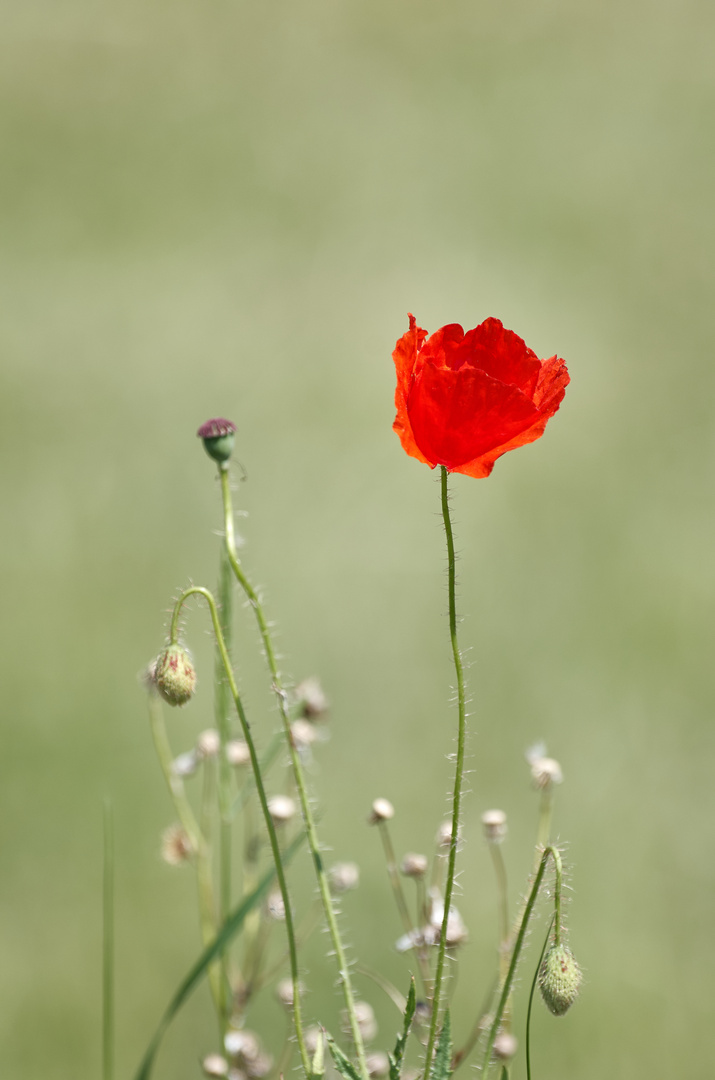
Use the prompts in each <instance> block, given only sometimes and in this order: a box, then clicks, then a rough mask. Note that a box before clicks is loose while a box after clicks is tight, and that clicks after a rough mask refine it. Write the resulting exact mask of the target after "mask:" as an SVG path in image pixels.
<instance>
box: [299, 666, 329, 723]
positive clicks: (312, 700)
mask: <svg viewBox="0 0 715 1080" xmlns="http://www.w3.org/2000/svg"><path fill="white" fill-rule="evenodd" d="M293 694H294V697H295V700H296V704H297V705H298V708H299V709H300V714H301V716H303V717H304V718H305V719H308V720H317V719H318V717H319V716H322V715H323V713H325V712H327V711H328V706H329V704H330V703H329V701H328V699H327V698H326V696H325V692H324V690H323V688H322V686H321V685H320V680H319V679H318V678H316V676H315V675H311V676H310V677H309V678H307V679H303V681H302V682H301V683H298V685H297V686H296V688H295V690H294V691H293Z"/></svg>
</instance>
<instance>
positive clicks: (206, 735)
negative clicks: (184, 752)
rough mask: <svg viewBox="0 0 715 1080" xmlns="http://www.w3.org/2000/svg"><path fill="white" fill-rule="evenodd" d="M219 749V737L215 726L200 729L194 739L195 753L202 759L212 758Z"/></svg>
mask: <svg viewBox="0 0 715 1080" xmlns="http://www.w3.org/2000/svg"><path fill="white" fill-rule="evenodd" d="M220 749H221V737H220V735H219V733H218V731H216V730H215V728H207V730H206V731H202V732H201V734H200V735H199V737H198V739H197V740H196V753H197V754H198V755H199V757H200V758H201V759H202V760H204V761H205V760H206V758H214V757H216V756H217V754H218V752H219V750H220Z"/></svg>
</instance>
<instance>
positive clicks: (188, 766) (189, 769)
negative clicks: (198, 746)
mask: <svg viewBox="0 0 715 1080" xmlns="http://www.w3.org/2000/svg"><path fill="white" fill-rule="evenodd" d="M198 767H199V759H198V757H197V754H196V751H195V750H188V751H187V752H186V753H185V754H179V756H178V757H175V758H174V760H173V761H172V763H171V771H172V772H173V774H174V776H178V777H179V779H180V780H185V779H186V778H187V777H188V776H193V775H194V773H195V772H196V770H197V769H198Z"/></svg>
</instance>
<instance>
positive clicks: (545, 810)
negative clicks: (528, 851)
mask: <svg viewBox="0 0 715 1080" xmlns="http://www.w3.org/2000/svg"><path fill="white" fill-rule="evenodd" d="M553 814H554V788H553V784H547V785H546V787H545V788H544V789H543V791H542V792H541V799H540V800H539V828H538V832H537V834H536V850H537V852H538V851H539V849H541V848H545V847H546V845H547V844H548V843H549V841H550V840H551V820H552V818H553Z"/></svg>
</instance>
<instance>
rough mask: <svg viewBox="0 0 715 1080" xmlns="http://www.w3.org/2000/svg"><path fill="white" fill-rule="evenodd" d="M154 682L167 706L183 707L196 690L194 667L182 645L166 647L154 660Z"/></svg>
mask: <svg viewBox="0 0 715 1080" xmlns="http://www.w3.org/2000/svg"><path fill="white" fill-rule="evenodd" d="M154 682H155V685H156V688H157V690H158V691H159V693H160V694H161V696H162V697H163V699H164V701H167V702H168V703H169V705H185V704H186V702H187V701H188V700H189V699H190V698H191V697H192V696H193V693H194V691H195V689H196V672H195V670H194V665H193V663H192V662H191V657H190V656H189V654H188V652H187V651H186V649H185V648H184V647H183V645H168V646H167V647H166V649H164V651H163V653H160V655H159V656H158V657H157V659H156V670H155V674H154Z"/></svg>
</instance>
